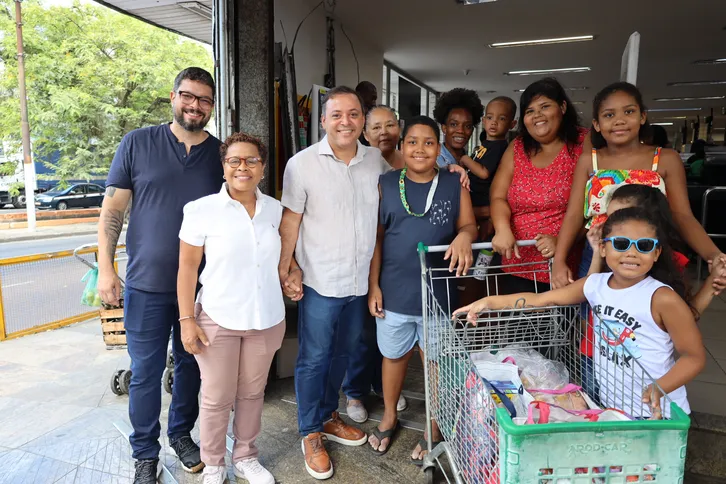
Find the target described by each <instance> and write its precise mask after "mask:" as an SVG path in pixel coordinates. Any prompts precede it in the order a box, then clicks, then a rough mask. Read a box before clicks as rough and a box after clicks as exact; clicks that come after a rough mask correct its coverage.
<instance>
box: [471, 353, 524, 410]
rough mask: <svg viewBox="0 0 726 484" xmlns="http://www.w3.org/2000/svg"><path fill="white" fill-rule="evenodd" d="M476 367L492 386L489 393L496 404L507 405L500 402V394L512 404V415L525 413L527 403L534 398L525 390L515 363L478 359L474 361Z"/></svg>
mask: <svg viewBox="0 0 726 484" xmlns="http://www.w3.org/2000/svg"><path fill="white" fill-rule="evenodd" d="M476 369H477V371H478V372H479V374H480V375H481V376H482V377H483V378H485V379H486V380H488V383H489V385H490V386H491V387H492V389H491V390H490V395H491V398H492V399H493V400H494V403H496V404H497V406H500V407H503V406H507V405H506V403H505V402H502V399H501V397H500V396H499V395H500V394H501V395H503V396H504V397H506V398H507V399H508V400H509V401H511V402H512V405H513V406H514V410H515V414H514V415H512V417H516V416H517V415H520V416H523V415H526V413H527V405H529V403H530V402H532V401H533V400H534V399H533V398H532V396H531V395H530V394H529V393H528V392H527V390H525V388H524V384H523V383H522V380H521V379H520V378H519V369H518V368H517V366H516V365H513V364H511V363H495V362H491V361H479V362H477V363H476ZM510 413H511V410H510Z"/></svg>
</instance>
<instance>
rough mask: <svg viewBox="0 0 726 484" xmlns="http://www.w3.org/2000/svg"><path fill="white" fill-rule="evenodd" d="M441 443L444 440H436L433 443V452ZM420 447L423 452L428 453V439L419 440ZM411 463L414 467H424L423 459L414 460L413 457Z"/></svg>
mask: <svg viewBox="0 0 726 484" xmlns="http://www.w3.org/2000/svg"><path fill="white" fill-rule="evenodd" d="M441 442H443V440H434V441H433V442H431V450H432V451H433V450H434V449H435V448H436V446H437V445H439V444H440V443H441ZM418 445H419V446H420V447H421V451H422V452H423V451H426V452H428V446H429V444H428V442H427V441H426V439H421V440H419V441H418ZM411 462H412V463H413V465H415V466H417V467H422V466H423V459H414V458H413V457H411Z"/></svg>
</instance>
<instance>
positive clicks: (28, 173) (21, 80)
mask: <svg viewBox="0 0 726 484" xmlns="http://www.w3.org/2000/svg"><path fill="white" fill-rule="evenodd" d="M20 2H21V0H15V32H16V34H17V42H18V89H19V91H20V127H21V130H22V136H23V173H24V174H25V208H26V212H27V214H28V230H29V231H30V232H34V231H35V194H34V189H33V172H34V171H35V170H33V159H32V157H31V155H30V124H28V97H27V93H26V90H25V53H24V52H23V20H22V14H21V9H20Z"/></svg>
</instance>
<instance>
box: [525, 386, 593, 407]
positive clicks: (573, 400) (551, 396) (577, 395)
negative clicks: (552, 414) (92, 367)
mask: <svg viewBox="0 0 726 484" xmlns="http://www.w3.org/2000/svg"><path fill="white" fill-rule="evenodd" d="M527 390H528V391H529V393H531V394H532V397H533V398H534V399H535V400H538V401H541V402H546V403H550V404H552V405H557V406H558V407H562V408H564V409H566V410H587V409H589V408H597V407H593V406H591V405H590V404H589V403H588V402H587V401H586V400H585V394H584V393H582V387H578V386H577V385H573V384H572V383H569V384H567V385H565V386H564V387H562V388H558V389H554V390H550V389H548V388H544V389H540V388H527Z"/></svg>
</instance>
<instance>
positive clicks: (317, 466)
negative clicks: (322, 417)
mask: <svg viewBox="0 0 726 484" xmlns="http://www.w3.org/2000/svg"><path fill="white" fill-rule="evenodd" d="M301 444H302V451H303V454H304V455H305V469H306V470H307V471H308V474H310V475H311V476H313V477H314V478H315V479H318V480H323V479H329V478H330V477H331V476H332V475H333V463H332V462H330V456H328V451H327V450H325V445H323V434H322V433H320V432H315V433H312V434H308V435H306V436H305V437H304V438H303V439H302V442H301Z"/></svg>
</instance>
